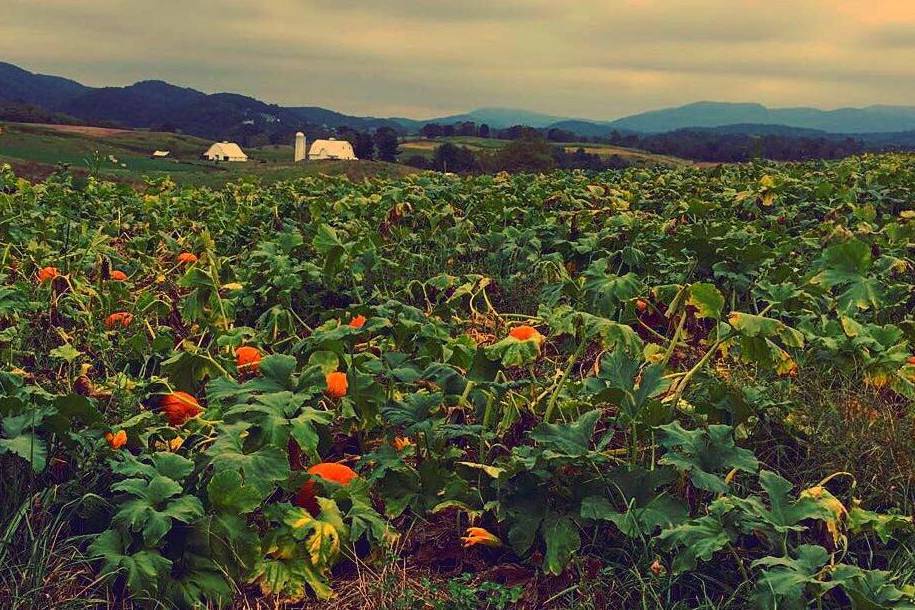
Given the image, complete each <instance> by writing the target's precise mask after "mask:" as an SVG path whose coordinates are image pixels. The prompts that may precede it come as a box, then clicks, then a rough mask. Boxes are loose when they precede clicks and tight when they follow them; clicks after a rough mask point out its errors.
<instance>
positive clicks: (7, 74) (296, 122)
mask: <svg viewBox="0 0 915 610" xmlns="http://www.w3.org/2000/svg"><path fill="white" fill-rule="evenodd" d="M0 101H4V102H10V103H21V104H28V105H32V106H35V107H38V108H41V109H44V110H47V111H49V112H53V113H61V114H64V115H69V116H73V117H76V118H77V119H79V120H83V121H88V122H104V123H114V124H121V125H124V126H127V127H135V128H170V129H180V130H183V131H186V132H187V133H191V134H193V135H199V136H202V137H212V138H223V137H230V136H233V137H234V136H237V137H243V136H245V135H249V136H250V135H251V134H254V133H265V134H267V136H268V137H270V138H275V139H277V140H279V139H282V138H286V137H288V135H289V134H290V133H291V132H293V131H298V130H308V131H311V132H318V133H320V130H321V129H324V130H327V129H340V128H350V129H357V130H371V129H378V128H379V127H391V128H394V129H397V130H398V131H401V132H403V131H406V132H409V133H415V132H416V131H418V130H419V129H420V128H421V127H422V126H423V125H424V124H426V123H440V124H455V123H460V122H464V121H472V122H474V123H478V124H482V123H486V124H487V125H489V126H490V127H491V128H493V129H501V128H505V127H510V126H512V125H527V126H530V127H535V128H542V129H550V128H555V129H563V130H566V131H571V132H573V133H575V134H577V135H583V136H588V137H602V136H607V135H609V134H610V133H612V132H613V131H617V132H621V133H646V134H651V133H664V132H670V131H677V130H683V129H690V128H697V129H699V128H720V127H727V126H740V125H757V126H759V125H772V126H783V127H785V128H793V129H797V130H816V131H821V132H826V133H831V134H877V133H897V132H903V131H910V130H915V106H900V105H889V104H873V105H869V106H864V107H860V108H855V107H845V108H836V109H832V110H822V109H818V108H813V107H806V106H796V107H784V108H770V107H767V106H764V105H763V104H760V103H756V102H715V101H699V102H693V103H689V104H684V105H681V106H676V107H671V108H661V109H656V110H649V111H645V112H640V113H636V114H632V115H628V116H624V117H620V118H618V119H614V120H594V119H582V118H573V117H561V116H556V115H551V114H546V113H541V112H534V111H530V110H522V109H517V108H505V107H498V106H489V107H481V108H476V109H474V110H470V111H468V112H465V113H461V114H452V115H445V116H442V117H436V118H430V119H426V120H420V119H412V118H404V117H389V118H383V117H371V116H356V115H348V114H344V113H341V112H337V111H335V110H332V109H328V108H323V107H320V106H308V105H302V106H280V105H277V104H271V103H269V102H265V101H261V100H259V99H257V98H254V97H251V96H247V95H243V94H239V93H228V92H220V93H204V92H202V91H199V90H197V89H193V88H191V87H181V86H177V85H173V84H171V83H168V82H166V81H163V80H155V79H150V80H141V81H138V82H136V83H134V84H132V85H127V86H121V87H89V86H86V85H83V84H81V83H79V82H77V81H75V80H71V79H67V78H63V77H59V76H53V75H45V74H37V73H33V72H29V71H28V70H25V69H23V68H21V67H19V66H15V65H13V64H10V63H5V62H0Z"/></svg>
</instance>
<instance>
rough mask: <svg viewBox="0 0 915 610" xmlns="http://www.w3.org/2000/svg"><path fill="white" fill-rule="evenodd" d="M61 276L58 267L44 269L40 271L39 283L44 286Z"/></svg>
mask: <svg viewBox="0 0 915 610" xmlns="http://www.w3.org/2000/svg"><path fill="white" fill-rule="evenodd" d="M58 275H60V273H58V272H57V267H42V268H41V269H39V270H38V283H39V284H44V283H45V282H48V281H50V280H53V279H54V278H55V277H57V276H58Z"/></svg>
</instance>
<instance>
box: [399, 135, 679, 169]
mask: <svg viewBox="0 0 915 610" xmlns="http://www.w3.org/2000/svg"><path fill="white" fill-rule="evenodd" d="M444 142H450V143H451V144H454V145H456V146H465V147H467V148H469V149H471V150H473V151H474V152H480V151H485V152H493V151H497V150H499V149H500V148H503V147H505V146H507V145H508V143H509V142H511V140H499V139H497V138H478V137H473V136H449V137H442V138H435V139H431V140H430V139H427V138H405V139H404V140H403V141H402V142H401V143H400V158H401V159H406V158H407V157H409V156H411V155H419V156H421V157H425V158H427V159H431V158H432V156H433V154H434V153H435V149H436V148H437V147H438V146H440V145H441V144H443V143H444ZM556 145H557V146H562V147H563V148H564V149H565V150H566V151H567V152H575V151H576V150H578V149H579V148H583V149H584V150H585V152H587V153H591V154H596V155H600V156H601V157H612V156H617V157H619V158H621V159H624V160H626V161H628V162H630V163H632V164H633V165H643V166H647V165H663V166H667V167H675V166H684V165H691V162H690V161H687V160H685V159H678V158H676V157H669V156H665V155H656V154H654V153H650V152H647V151H644V150H638V149H635V148H625V147H622V146H612V145H610V144H595V143H592V142H564V143H561V144H556Z"/></svg>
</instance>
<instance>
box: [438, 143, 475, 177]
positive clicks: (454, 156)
mask: <svg viewBox="0 0 915 610" xmlns="http://www.w3.org/2000/svg"><path fill="white" fill-rule="evenodd" d="M432 167H433V169H437V170H438V171H440V172H455V173H461V174H463V173H468V172H475V171H479V169H480V162H479V160H478V159H477V157H476V155H474V154H473V151H472V150H470V149H469V148H467V147H466V146H455V145H454V144H452V143H451V142H445V143H444V144H442V145H441V146H439V147H438V148H436V149H435V154H434V155H433V157H432Z"/></svg>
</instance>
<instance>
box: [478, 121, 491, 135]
mask: <svg viewBox="0 0 915 610" xmlns="http://www.w3.org/2000/svg"><path fill="white" fill-rule="evenodd" d="M478 135H479V136H480V137H481V138H488V137H489V125H487V124H486V123H483V124H482V125H480V129H479V131H478Z"/></svg>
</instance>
